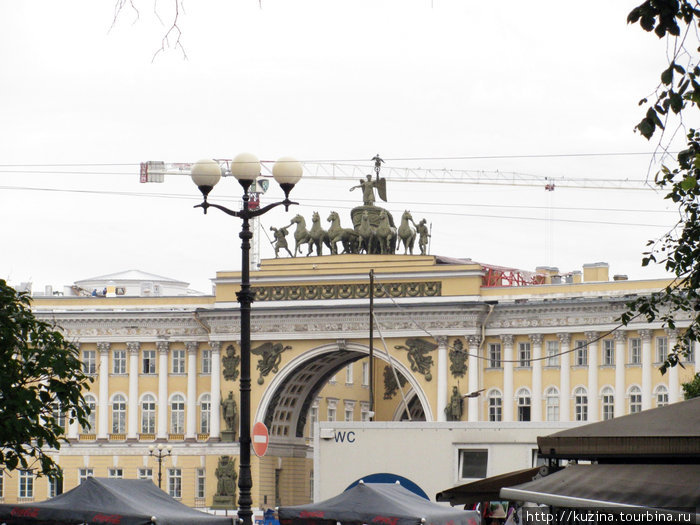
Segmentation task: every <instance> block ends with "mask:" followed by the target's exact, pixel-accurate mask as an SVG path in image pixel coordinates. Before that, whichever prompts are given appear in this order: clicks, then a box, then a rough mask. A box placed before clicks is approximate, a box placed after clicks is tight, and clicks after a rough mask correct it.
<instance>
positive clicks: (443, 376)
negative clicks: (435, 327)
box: [437, 335, 447, 421]
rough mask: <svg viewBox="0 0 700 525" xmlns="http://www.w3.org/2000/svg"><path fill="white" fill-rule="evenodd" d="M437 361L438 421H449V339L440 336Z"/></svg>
mask: <svg viewBox="0 0 700 525" xmlns="http://www.w3.org/2000/svg"><path fill="white" fill-rule="evenodd" d="M437 342H438V359H437V420H438V421H447V414H445V407H447V337H446V336H444V335H439V336H438V337H437Z"/></svg>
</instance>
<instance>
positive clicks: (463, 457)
mask: <svg viewBox="0 0 700 525" xmlns="http://www.w3.org/2000/svg"><path fill="white" fill-rule="evenodd" d="M488 459H489V451H488V450H485V449H460V450H459V476H460V478H462V479H471V478H485V477H486V472H487V470H488V468H487V467H488Z"/></svg>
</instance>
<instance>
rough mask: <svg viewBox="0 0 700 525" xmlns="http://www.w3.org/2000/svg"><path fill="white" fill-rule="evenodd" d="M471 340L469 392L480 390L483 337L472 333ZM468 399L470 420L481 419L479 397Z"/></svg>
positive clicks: (469, 339) (468, 339) (469, 338)
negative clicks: (480, 346) (480, 354)
mask: <svg viewBox="0 0 700 525" xmlns="http://www.w3.org/2000/svg"><path fill="white" fill-rule="evenodd" d="M467 341H469V372H468V374H469V375H468V382H469V392H476V391H477V390H479V358H478V357H477V355H478V353H479V342H480V341H481V338H480V337H479V336H478V335H470V336H469V337H467ZM467 399H468V405H467V409H468V410H469V414H468V421H479V398H478V396H477V397H470V398H467Z"/></svg>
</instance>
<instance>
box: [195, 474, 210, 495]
mask: <svg viewBox="0 0 700 525" xmlns="http://www.w3.org/2000/svg"><path fill="white" fill-rule="evenodd" d="M196 483H197V486H196V487H195V493H194V497H195V498H204V497H205V496H206V492H207V471H206V470H205V469H203V468H198V469H197V479H196Z"/></svg>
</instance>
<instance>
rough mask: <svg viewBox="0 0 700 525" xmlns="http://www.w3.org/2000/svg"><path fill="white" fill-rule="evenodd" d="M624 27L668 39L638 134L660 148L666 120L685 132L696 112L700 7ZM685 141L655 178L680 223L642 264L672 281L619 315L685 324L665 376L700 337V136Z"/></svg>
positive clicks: (660, 6)
mask: <svg viewBox="0 0 700 525" xmlns="http://www.w3.org/2000/svg"><path fill="white" fill-rule="evenodd" d="M627 21H628V22H629V23H639V25H640V26H641V27H642V29H644V30H645V31H649V32H652V31H653V32H654V33H655V34H656V35H657V36H658V37H659V38H661V39H669V50H670V54H669V65H668V67H667V68H666V69H664V70H663V71H662V72H661V76H660V82H659V85H658V86H657V87H656V89H655V91H654V93H653V96H652V97H649V98H643V99H642V100H641V101H640V102H639V105H640V106H643V107H645V108H646V112H645V115H644V118H642V120H641V121H640V122H639V123H638V124H637V126H636V128H635V129H636V130H637V131H638V132H639V133H640V134H641V135H642V136H644V137H645V138H647V139H651V138H652V137H653V136H654V134H655V133H657V132H658V133H659V135H657V136H659V147H660V148H661V149H664V148H665V146H666V143H665V140H664V132H665V131H666V129H667V126H668V123H669V122H670V118H669V117H677V118H678V122H679V124H678V126H679V128H683V115H684V114H685V115H688V113H689V112H692V111H695V110H697V109H700V47H698V41H699V39H698V22H700V4H699V3H698V2H696V1H690V0H647V1H645V2H644V3H643V4H641V5H639V6H637V7H635V8H634V9H633V10H632V11H631V12H630V14H629V16H628V18H627ZM691 42H692V43H693V44H692V46H691ZM650 98H651V100H650ZM684 112H685V113H684ZM686 137H687V147H686V148H685V149H684V150H683V151H681V152H679V153H678V154H677V156H676V158H675V165H674V167H673V168H669V167H666V166H663V167H662V169H661V171H660V172H659V173H658V174H657V175H656V177H655V183H656V185H657V186H658V187H659V188H660V189H661V190H662V191H664V192H666V196H665V198H666V199H669V200H671V201H672V202H673V203H675V204H676V205H677V206H678V222H677V223H676V224H675V226H674V227H673V228H672V229H671V230H670V231H668V232H667V233H666V234H665V235H664V236H663V237H661V238H659V239H655V240H651V241H649V242H648V244H647V246H648V247H649V249H648V251H646V252H645V253H644V254H643V258H642V266H647V265H649V264H650V263H656V264H662V265H664V267H665V269H666V270H668V271H669V272H671V273H672V274H673V276H674V280H673V282H671V284H669V285H668V286H666V288H664V289H663V290H661V291H660V292H659V293H656V294H653V295H651V296H647V297H640V298H638V299H637V300H635V301H633V302H631V303H630V304H629V305H628V307H629V309H628V311H627V312H626V313H625V314H624V315H622V317H621V320H622V322H623V323H624V324H627V323H629V322H630V321H631V320H632V319H633V318H634V317H636V316H638V315H641V316H643V317H644V318H646V319H647V321H649V322H651V321H654V320H656V319H660V320H661V321H662V322H663V324H664V326H667V327H668V328H671V329H675V328H676V320H677V319H678V318H690V321H691V323H690V326H689V327H688V328H687V329H684V330H683V331H682V332H681V334H680V335H681V336H680V337H679V338H678V343H677V344H676V346H675V348H673V349H671V351H670V352H669V354H668V358H667V359H666V361H665V362H664V363H663V364H662V365H661V372H662V373H664V372H666V370H668V368H669V367H672V366H676V365H678V364H679V363H680V357H681V356H683V355H687V354H688V351H689V349H688V342H689V341H697V340H698V339H700V295H699V294H700V223H699V222H698V197H699V196H700V185H699V184H698V179H699V178H700V132H698V131H696V130H694V129H688V130H686Z"/></svg>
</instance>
